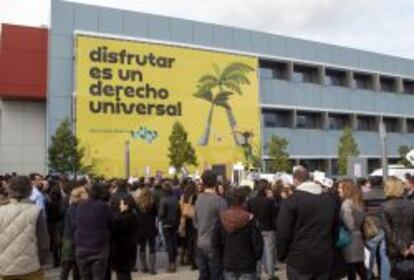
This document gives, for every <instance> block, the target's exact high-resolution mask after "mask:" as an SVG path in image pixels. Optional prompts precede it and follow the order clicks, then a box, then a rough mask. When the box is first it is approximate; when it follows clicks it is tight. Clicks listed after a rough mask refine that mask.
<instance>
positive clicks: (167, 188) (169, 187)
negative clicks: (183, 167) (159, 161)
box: [162, 181, 173, 196]
mask: <svg viewBox="0 0 414 280" xmlns="http://www.w3.org/2000/svg"><path fill="white" fill-rule="evenodd" d="M162 191H163V192H164V193H165V194H166V195H167V196H170V195H172V193H173V187H172V184H171V182H169V181H166V182H164V183H163V184H162Z"/></svg>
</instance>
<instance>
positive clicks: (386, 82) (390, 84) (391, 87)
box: [380, 77, 397, 92]
mask: <svg viewBox="0 0 414 280" xmlns="http://www.w3.org/2000/svg"><path fill="white" fill-rule="evenodd" d="M380 83H381V91H388V92H395V91H397V90H396V88H397V82H396V80H395V79H394V78H391V77H380Z"/></svg>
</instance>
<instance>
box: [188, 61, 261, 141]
mask: <svg viewBox="0 0 414 280" xmlns="http://www.w3.org/2000/svg"><path fill="white" fill-rule="evenodd" d="M213 68H214V73H213V74H205V75H203V76H201V77H200V79H199V80H198V84H197V92H196V93H195V94H194V97H197V98H200V99H203V100H205V101H207V102H209V103H210V110H209V113H208V117H207V123H206V128H205V130H204V134H203V135H202V136H201V138H200V140H199V144H200V145H202V146H206V145H208V142H209V139H210V131H211V125H212V119H213V112H214V109H215V107H216V106H217V107H221V108H224V109H225V110H226V114H227V120H228V122H229V124H230V127H231V130H232V135H233V139H234V142H235V144H236V145H241V142H240V140H239V139H238V138H237V136H236V133H235V129H236V127H237V121H236V118H235V117H234V114H233V110H232V108H231V106H230V104H229V99H230V97H231V96H233V95H234V94H238V95H242V94H243V91H242V85H249V84H250V81H249V79H248V78H247V74H248V73H249V72H251V71H253V70H254V68H253V67H251V66H250V65H247V64H245V63H242V62H233V63H230V64H229V65H227V66H226V67H225V68H224V69H223V71H221V69H220V67H219V66H217V65H216V64H213Z"/></svg>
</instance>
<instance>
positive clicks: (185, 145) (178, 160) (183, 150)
mask: <svg viewBox="0 0 414 280" xmlns="http://www.w3.org/2000/svg"><path fill="white" fill-rule="evenodd" d="M169 140H170V147H169V148H168V157H169V159H170V165H171V166H174V168H175V169H176V170H177V172H178V173H179V172H181V168H182V167H184V166H186V165H193V166H197V165H198V163H197V156H196V152H195V150H194V148H193V146H192V145H191V143H190V142H189V141H188V137H187V132H186V131H185V129H184V127H183V125H182V124H181V123H180V122H175V123H174V126H173V129H172V132H171V135H170V138H169Z"/></svg>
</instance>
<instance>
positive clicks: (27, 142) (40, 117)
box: [0, 99, 46, 175]
mask: <svg viewBox="0 0 414 280" xmlns="http://www.w3.org/2000/svg"><path fill="white" fill-rule="evenodd" d="M45 143H46V104H45V103H43V102H19V101H4V100H3V101H1V99H0V174H4V173H11V172H17V173H18V174H24V175H28V174H29V173H31V172H39V173H42V174H43V173H44V172H45V169H46V168H45V167H46V162H45V159H46V148H45Z"/></svg>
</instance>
